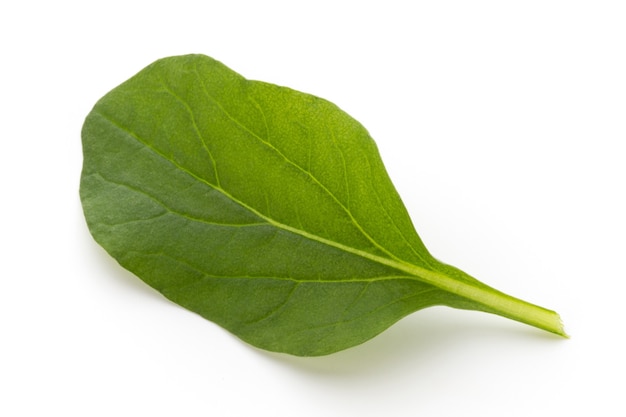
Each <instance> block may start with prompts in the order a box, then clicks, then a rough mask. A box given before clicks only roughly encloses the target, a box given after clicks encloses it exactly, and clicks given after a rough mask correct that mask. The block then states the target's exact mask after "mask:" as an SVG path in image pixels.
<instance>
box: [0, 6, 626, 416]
mask: <svg viewBox="0 0 626 417" xmlns="http://www.w3.org/2000/svg"><path fill="white" fill-rule="evenodd" d="M9 4H14V5H9ZM15 4H19V6H16V5H15ZM625 22H626V6H625V3H624V2H623V1H612V2H611V1H523V2H522V1H519V2H517V1H515V2H514V1H481V0H475V1H445V0H444V1H441V0H440V1H411V2H409V1H406V2H399V1H392V0H385V1H377V2H373V1H353V2H347V1H344V2H342V1H340V0H332V1H320V0H317V1H311V2H297V1H289V2H288V1H284V2H278V1H232V0H229V1H197V2H192V1H183V0H177V1H170V2H163V1H151V2H133V1H130V0H124V1H107V2H95V1H94V2H89V1H82V2H78V1H76V2H69V1H49V2H48V1H46V2H44V1H31V2H28V1H23V2H19V3H18V2H4V3H3V5H2V6H0V47H1V55H0V63H1V65H0V83H1V84H2V88H1V90H0V106H1V108H0V110H1V113H0V115H1V116H0V117H1V119H0V120H1V125H0V136H1V139H0V140H1V141H2V146H1V147H0V152H1V154H0V155H1V163H0V174H1V175H0V181H1V182H2V183H1V188H0V192H1V195H2V204H1V205H0V210H1V211H0V214H1V216H0V222H1V224H0V241H1V243H2V252H1V254H2V255H1V259H2V262H1V263H0V279H1V287H0V298H1V303H0V415H3V416H47V415H63V416H148V415H149V416H246V415H257V416H314V415H315V416H382V415H384V416H390V417H392V416H418V415H419V416H458V415H464V416H567V415H594V416H623V415H626V406H625V405H624V400H623V395H624V374H625V373H626V361H625V359H624V352H625V351H626V343H625V342H624V336H623V334H624V332H623V328H624V320H623V319H624V316H625V311H624V305H625V303H624V288H625V285H624V284H625V282H626V273H625V268H624V258H625V252H626V251H625V249H626V221H625V220H624V213H626V203H625V197H624V195H625V188H626V187H625V180H626V164H625V162H624V159H625V157H626V151H625V150H624V145H623V144H624V142H625V141H626V24H625ZM186 53H203V54H207V55H210V56H213V57H214V58H217V59H219V60H221V61H222V62H224V63H225V64H226V65H228V66H230V67H231V68H233V69H234V70H236V71H237V72H239V73H241V74H243V75H244V76H246V77H248V78H252V79H260V80H264V81H268V82H272V83H276V84H281V85H287V86H290V87H292V88H295V89H298V90H301V91H305V92H309V93H313V94H316V95H319V96H322V97H324V98H327V99H329V100H331V101H333V102H335V103H336V104H338V105H339V106H340V107H342V108H343V109H344V110H346V111H347V112H348V113H350V114H351V115H352V116H354V117H355V118H356V119H358V120H359V121H361V122H362V123H363V124H364V125H365V126H366V127H367V128H368V129H369V131H370V133H371V134H372V136H373V137H374V138H375V139H376V141H377V143H378V145H379V147H380V151H381V154H382V157H383V160H384V161H385V164H386V166H387V168H388V170H389V173H390V175H391V177H392V180H393V181H394V183H395V184H396V186H397V188H398V190H399V192H400V194H401V195H402V197H403V200H404V202H405V204H406V205H407V208H408V210H409V212H410V213H411V216H412V218H413V220H414V223H415V226H416V229H417V230H418V232H419V233H420V235H421V236H422V238H423V239H424V241H425V242H426V244H427V245H428V247H429V248H430V249H431V251H432V252H433V253H434V254H435V255H436V256H437V257H439V258H440V259H442V260H444V261H446V262H449V263H451V264H453V265H456V266H458V267H460V268H462V269H464V270H465V271H467V272H469V273H470V274H472V275H474V276H476V277H478V278H479V279H481V280H482V281H484V282H486V283H488V284H491V285H492V286H495V287H496V288H499V289H501V290H503V291H505V292H508V293H510V294H512V295H515V296H518V297H520V298H523V299H526V300H528V301H531V302H534V303H537V304H540V305H543V306H545V307H548V308H551V309H555V310H557V311H558V312H559V313H561V316H562V318H563V320H564V322H565V325H566V328H567V330H568V332H569V333H570V335H571V339H569V340H565V339H559V338H557V337H552V336H551V335H548V334H544V333H543V332H541V331H539V330H535V329H533V328H530V327H527V326H524V325H521V324H518V323H515V322H512V321H509V320H505V319H502V318H499V317H495V316H489V315H486V314H482V313H474V312H464V311H454V310H450V309H445V308H439V307H438V308H431V309H428V310H424V311H421V312H418V313H415V314H413V315H411V316H410V317H408V318H406V319H404V320H402V321H400V322H399V323H398V324H396V325H395V326H393V327H392V328H390V329H389V330H388V331H386V332H385V333H383V334H382V335H380V336H379V337H377V338H375V339H373V340H371V341H370V342H367V343H365V344H363V345H361V346H358V347H356V348H353V349H349V350H346V351H343V352H340V353H338V354H334V355H330V356H327V357H321V358H308V359H307V358H295V357H290V356H286V355H278V354H271V353H266V352H263V351H259V350H257V349H255V348H252V347H249V346H247V345H245V344H243V343H242V342H240V341H239V340H238V339H237V338H235V337H233V336H232V335H230V334H228V333H227V332H225V331H223V330H222V329H220V328H219V327H217V326H215V325H214V324H212V323H210V322H208V321H205V320H203V319H201V318H200V317H198V316H196V315H195V314H192V313H189V312H188V311H186V310H183V309H182V308H179V307H177V306H176V305H174V304H172V303H170V302H169V301H167V300H165V299H164V298H163V297H161V296H160V295H159V294H158V293H156V292H155V291H153V290H151V289H150V288H148V287H147V286H145V285H144V284H143V283H142V282H141V281H139V280H138V279H137V278H135V277H134V276H132V275H131V274H130V273H128V272H126V271H125V270H123V269H121V268H120V267H119V266H117V264H116V263H115V261H114V260H112V259H111V258H109V257H108V255H106V254H105V252H104V251H103V250H102V249H101V248H100V247H99V246H97V245H96V244H95V243H94V242H93V240H92V239H91V237H90V235H89V233H88V230H87V228H86V225H85V222H84V219H83V217H82V210H81V206H80V201H79V198H78V182H79V176H80V170H81V164H82V156H81V148H80V129H81V125H82V122H83V119H84V117H85V116H86V114H87V113H88V112H89V110H90V109H91V106H92V105H93V104H94V103H95V102H96V100H97V99H99V98H100V97H101V96H102V95H104V94H105V93H106V92H107V91H108V90H110V89H111V88H113V87H115V86H116V85H118V84H119V83H121V82H122V81H124V80H125V79H127V78H129V77H130V76H132V75H133V74H134V73H136V72H137V71H139V70H140V69H141V68H143V67H144V66H146V65H148V64H149V63H151V62H152V61H154V60H156V59H158V58H161V57H165V56H169V55H177V54H186ZM574 413H575V414H574Z"/></svg>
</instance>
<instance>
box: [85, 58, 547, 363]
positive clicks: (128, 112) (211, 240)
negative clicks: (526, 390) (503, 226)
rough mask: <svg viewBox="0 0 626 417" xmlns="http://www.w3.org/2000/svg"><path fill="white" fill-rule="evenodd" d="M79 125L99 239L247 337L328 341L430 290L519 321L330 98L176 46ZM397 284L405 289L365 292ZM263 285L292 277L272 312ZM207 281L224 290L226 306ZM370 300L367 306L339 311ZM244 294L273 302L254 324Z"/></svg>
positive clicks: (260, 307) (302, 344)
mask: <svg viewBox="0 0 626 417" xmlns="http://www.w3.org/2000/svg"><path fill="white" fill-rule="evenodd" d="M82 136H83V148H84V157H85V161H84V167H83V174H82V177H81V190H80V192H81V200H82V202H83V208H84V211H85V215H86V218H87V222H88V225H89V227H90V230H91V232H92V234H93V235H94V238H95V239H96V240H97V241H98V242H99V243H100V244H101V245H102V246H103V247H104V248H105V249H106V250H107V251H109V253H111V255H112V256H114V257H115V258H116V259H117V260H118V261H119V262H120V264H122V266H124V267H125V268H127V269H129V270H131V271H132V272H134V273H135V274H136V275H138V276H139V277H140V278H142V279H143V280H144V281H146V282H147V283H148V284H149V285H151V286H153V287H154V288H156V289H157V290H159V291H161V292H162V293H163V294H164V295H165V296H166V297H168V298H170V299H172V300H173V301H174V302H176V303H178V304H181V305H183V306H185V307H187V308H188V309H190V310H192V311H195V312H198V313H199V314H201V315H203V316H204V317H206V318H208V319H209V320H212V321H214V322H216V323H218V324H221V325H222V326H223V327H225V328H227V329H229V330H230V331H232V332H233V333H235V334H237V335H238V336H240V337H242V338H243V339H244V340H247V341H248V342H250V343H252V344H254V345H256V346H259V347H262V348H265V349H270V350H279V351H284V352H288V353H293V354H297V355H318V354H327V353H332V352H333V351H336V350H341V349H345V348H347V347H350V346H352V345H355V344H358V343H362V342H363V341H365V340H367V339H368V338H371V337H373V336H374V335H375V334H378V333H379V332H380V331H382V330H384V329H385V328H386V327H388V326H390V325H391V324H393V322H395V321H397V320H399V319H400V318H401V317H403V316H405V315H406V314H410V313H411V312H413V311H416V310H418V309H420V308H424V307H427V306H430V305H434V304H445V305H449V306H453V307H459V308H473V309H477V310H483V311H488V312H493V313H496V314H501V315H504V316H507V317H510V318H514V319H516V320H520V317H518V316H519V315H516V314H514V312H512V310H518V309H520V308H521V307H524V308H526V309H528V308H531V307H528V304H527V303H524V302H521V301H519V300H516V299H513V298H512V297H509V296H506V295H504V294H501V293H498V292H496V291H495V290H493V289H491V288H490V287H488V286H486V285H484V284H482V283H480V282H478V281H477V280H475V279H474V278H472V277H470V276H469V275H467V274H465V273H463V272H461V271H459V270H457V269H455V268H452V267H450V266H448V265H445V264H442V263H440V262H438V261H436V260H435V259H434V258H433V257H432V256H431V255H430V254H429V252H428V251H427V250H426V248H425V246H424V245H423V243H422V241H421V239H420V238H419V236H418V235H417V233H416V232H415V231H414V228H413V225H412V223H411V220H410V218H409V216H408V213H407V212H406V209H405V208H404V206H403V204H402V202H401V200H400V197H399V196H398V195H397V192H396V191H395V189H394V187H393V185H392V183H391V180H390V179H389V177H388V175H387V173H386V170H385V168H384V166H383V164H382V161H381V160H380V157H379V155H378V151H377V148H376V145H375V143H374V141H373V140H372V139H371V138H370V136H369V134H368V133H367V131H366V130H365V129H364V128H363V127H362V126H361V125H360V124H359V123H358V122H356V121H355V120H354V119H352V118H351V117H350V116H348V115H347V114H345V113H344V112H343V111H341V110H340V109H339V108H337V107H336V106H335V105H333V104H332V103H330V102H327V101H326V100H323V99H320V98H317V97H313V96H310V95H307V94H304V93H300V92H297V91H294V90H291V89H288V88H284V87H278V86H274V85H271V84H267V83H262V82H257V81H248V80H245V79H244V78H243V77H241V76H239V75H238V74H236V73H234V72H233V71H231V70H230V69H228V68H226V67H225V66H223V65H222V64H221V63H219V62H217V61H215V60H212V59H211V58H208V57H204V56H198V55H194V56H183V57H173V58H168V59H164V60H160V61H157V62H155V63H154V64H152V65H150V66H149V67H147V68H146V69H144V70H143V71H142V72H140V73H139V74H137V75H136V76H135V77H133V78H131V79H130V80H129V81H127V82H126V83H124V84H122V85H121V86H119V87H118V88H116V89H114V90H113V91H111V92H110V93H109V94H107V95H106V96H105V97H103V98H102V99H101V100H100V101H99V102H98V103H97V104H96V106H95V107H94V109H93V110H92V112H91V113H90V114H89V115H88V117H87V119H86V121H85V125H84V126H83V133H82ZM119 202H121V204H118V203H119ZM239 280H243V281H239ZM240 282H245V283H246V284H245V285H239V284H238V283H240ZM390 283H394V284H390ZM407 283H410V284H407ZM390 286H395V288H396V289H401V288H404V291H399V292H398V291H387V292H384V291H383V292H381V294H383V295H384V296H383V295H381V296H380V298H378V299H373V298H371V297H369V294H370V293H371V292H372V291H374V290H377V291H378V290H380V289H381V288H387V289H389V288H390ZM207 288H209V289H211V290H210V291H208V290H207ZM233 288H238V290H237V292H236V293H234V292H233V291H232V289H233ZM272 288H275V289H276V288H281V289H282V290H280V291H279V290H277V294H282V291H284V290H285V288H288V289H289V288H290V291H291V292H290V293H289V295H288V296H284V297H283V298H284V300H282V301H283V304H281V305H282V307H280V308H278V307H276V308H275V309H274V310H271V307H272V306H274V303H275V301H272V300H274V299H275V297H274V296H271V291H270V289H272ZM340 289H341V291H340ZM357 290H358V291H359V294H360V295H359V296H358V298H357V297H356V296H355V297H352V296H353V292H354V291H357ZM255 292H257V293H260V294H265V295H264V296H263V297H261V298H258V297H254V293H255ZM325 293H328V294H330V295H332V297H330V298H325V297H324V294H325ZM413 293H416V294H421V296H413V295H411V294H413ZM216 294H222V295H224V296H225V297H226V296H227V297H226V298H225V300H226V301H227V303H226V304H224V305H222V307H219V308H218V306H220V305H221V304H220V303H221V301H220V297H216ZM237 294H238V295H237ZM426 294H428V295H426ZM352 298H354V299H352ZM294 299H296V300H297V301H293V300H294ZM351 299H352V301H350V300H351ZM365 299H366V300H369V302H368V303H369V304H368V305H369V307H371V308H370V311H371V312H376V313H370V314H364V315H363V316H361V317H360V318H359V319H358V320H357V319H355V320H353V321H349V323H350V325H348V324H337V323H344V322H341V321H340V320H339V321H335V322H334V323H335V325H333V324H332V323H333V321H332V320H330V319H329V317H330V318H333V317H334V318H335V319H337V317H339V318H340V317H341V314H340V313H338V310H340V311H344V312H345V311H348V310H350V309H351V308H352V307H350V308H348V307H349V306H350V305H352V306H356V305H359V303H360V301H358V300H365ZM290 300H291V301H290ZM324 300H325V303H326V304H324V303H322V301H324ZM355 300H356V301H355ZM402 300H410V303H409V302H408V301H402ZM502 300H506V302H504V301H502ZM487 301H488V302H487ZM485 302H487V303H486V304H485ZM346 303H348V304H346ZM354 303H356V304H354ZM222 304H223V303H222ZM335 304H336V305H335ZM341 306H343V307H341ZM385 306H395V307H394V308H391V307H390V308H387V307H385ZM247 308H249V309H252V310H254V311H256V312H257V313H258V312H264V311H270V313H268V314H267V315H266V316H263V315H261V318H260V319H258V320H256V323H257V324H256V325H255V326H251V325H250V324H249V323H248V321H249V320H248V319H245V317H249V316H251V315H252V312H247V313H244V312H245V311H247V310H246V309H247ZM268 309H269V310H268ZM531 310H532V308H531ZM532 311H536V310H532ZM285 312H289V313H285ZM303 312H306V313H308V314H311V315H312V317H313V318H314V319H315V320H313V322H311V320H309V319H307V317H306V316H303ZM539 315H540V316H542V317H544V315H542V314H539ZM247 320H248V321H247ZM316 320H317V321H316ZM522 321H523V320H522ZM548 321H550V320H548ZM536 322H537V320H534V321H533V322H532V323H530V324H533V325H537V323H536ZM277 323H278V324H277ZM345 323H348V322H345ZM550 323H552V322H551V321H550ZM544 327H545V326H544ZM315 329H317V330H315ZM320 329H326V330H325V334H324V335H323V337H322V335H321V333H320V332H322V330H320ZM340 329H341V330H340ZM314 330H315V331H314ZM553 330H554V329H553ZM307 335H308V336H307ZM313 339H317V340H313Z"/></svg>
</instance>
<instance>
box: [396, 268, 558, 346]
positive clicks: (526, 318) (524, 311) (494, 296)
mask: <svg viewBox="0 0 626 417" xmlns="http://www.w3.org/2000/svg"><path fill="white" fill-rule="evenodd" d="M393 264H394V265H390V266H394V267H395V268H398V269H401V270H402V271H404V272H407V273H409V274H411V275H413V276H416V277H418V278H419V279H420V280H422V281H423V282H426V283H428V284H430V285H433V286H435V287H437V288H440V289H442V290H445V291H448V292H450V293H452V294H456V295H459V296H461V297H464V298H467V299H469V300H472V301H474V302H476V303H479V304H481V305H483V306H484V307H485V309H484V311H486V312H489V313H494V314H498V315H500V316H503V317H507V318H509V319H512V320H515V321H519V322H521V323H525V324H528V325H531V326H534V327H537V328H539V329H543V330H546V331H548V332H551V333H554V334H557V335H559V336H563V337H569V336H568V335H567V333H566V332H565V329H564V327H563V322H562V321H561V317H560V316H559V315H558V313H556V312H555V311H552V310H548V309H546V308H543V307H540V306H538V305H535V304H531V303H529V302H526V301H524V300H520V299H519V298H515V297H512V296H510V295H508V294H505V293H503V292H500V291H498V290H496V289H493V288H483V287H479V286H474V285H470V284H467V283H465V282H462V281H459V280H457V279H454V278H451V277H449V276H447V275H445V274H442V273H440V272H436V271H430V270H428V269H425V268H421V267H418V266H415V265H411V264H408V263H401V264H400V265H398V263H397V262H393Z"/></svg>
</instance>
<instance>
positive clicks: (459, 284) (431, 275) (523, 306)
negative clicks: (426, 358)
mask: <svg viewBox="0 0 626 417" xmlns="http://www.w3.org/2000/svg"><path fill="white" fill-rule="evenodd" d="M94 112H95V113H96V114H98V115H100V116H101V117H102V118H104V119H105V120H106V121H108V122H109V123H111V124H112V125H114V126H115V127H117V128H118V129H120V130H122V131H123V132H124V133H126V134H127V135H129V136H130V137H132V138H133V139H134V140H136V141H138V142H139V143H141V144H142V145H144V146H146V147H147V148H148V149H150V150H151V151H152V152H154V153H155V154H156V155H158V156H159V157H161V158H163V159H164V160H165V161H167V162H168V163H171V164H172V165H174V166H175V167H176V168H178V169H180V170H181V171H182V172H185V173H186V174H187V175H189V176H191V177H192V178H194V179H195V180H196V181H200V182H201V183H203V184H205V185H207V186H208V187H211V188H212V189H214V190H216V191H218V192H220V193H221V194H222V195H224V196H225V197H226V198H228V199H230V200H231V201H233V202H234V203H236V204H238V205H240V206H241V207H244V208H245V209H246V210H249V211H250V212H251V213H253V214H254V215H256V216H257V217H259V218H260V219H262V220H264V221H265V222H267V223H268V224H270V225H272V226H274V227H276V228H279V229H281V230H285V231H288V232H291V233H294V234H296V235H299V236H302V237H305V238H307V239H310V240H313V241H316V242H319V243H322V244H324V245H327V246H330V247H333V248H336V249H339V250H342V251H344V252H347V253H351V254H354V255H357V256H360V257H363V258H366V259H369V260H371V261H373V262H377V263H379V264H381V265H385V266H388V267H390V268H393V269H396V270H398V271H401V272H403V273H405V274H407V275H408V277H407V278H414V279H417V280H418V281H421V282H423V283H426V284H430V285H432V286H434V287H437V288H439V289H441V290H444V291H446V292H449V293H451V294H455V295H457V296H460V297H463V298H466V299H468V300H471V301H473V302H476V303H479V304H481V305H483V306H485V307H487V308H488V310H490V311H492V312H496V313H498V314H501V315H503V316H506V317H509V318H512V319H514V320H518V321H522V322H525V323H527V324H531V325H534V326H537V327H540V328H544V329H546V327H550V323H549V320H548V319H546V318H543V319H542V318H540V317H537V318H536V319H534V320H533V319H532V318H531V319H529V318H527V317H524V315H523V314H522V312H523V311H528V310H529V309H532V310H535V311H538V312H537V314H535V316H539V315H542V314H540V313H541V312H543V313H553V312H550V311H549V310H545V309H543V308H542V307H538V306H535V305H533V304H530V303H527V302H525V301H522V300H519V299H517V298H514V297H512V296H509V295H507V294H504V293H501V292H499V291H496V290H494V289H491V288H489V289H486V288H482V287H479V286H474V285H471V284H469V283H466V282H463V281H460V280H457V279H455V278H453V277H450V276H448V275H445V274H442V273H440V272H436V271H433V270H429V269H426V268H423V267H420V266H417V265H413V264H411V263H409V262H405V261H402V260H400V259H390V258H385V257H382V256H379V255H375V254H373V253H369V252H366V251H363V250H361V249H357V248H353V247H351V246H348V245H345V244H342V243H340V242H336V241H333V240H330V239H326V238H323V237H321V236H318V235H315V234H312V233H309V232H307V231H305V230H301V229H298V228H295V227H292V226H289V225H287V224H284V223H281V222H278V221H276V220H274V219H272V218H270V217H268V216H266V215H264V214H263V213H261V212H259V211H258V210H256V209H255V208H253V207H251V206H249V205H248V204H246V203H245V202H243V201H240V200H239V199H237V198H236V197H234V196H233V195H231V194H230V193H229V192H228V191H226V190H224V189H223V188H221V187H218V186H216V185H215V184H211V183H209V182H207V181H206V180H205V179H203V178H202V177H199V176H197V175H196V174H194V173H193V172H191V171H189V170H187V169H186V168H185V167H183V166H181V165H179V164H177V163H176V162H175V161H173V160H171V159H169V158H168V157H167V156H166V155H164V154H163V153H161V152H160V151H159V150H158V149H156V148H154V147H153V146H151V145H150V144H149V143H147V142H145V141H144V140H142V139H141V138H140V137H139V136H138V135H137V134H136V133H134V132H132V131H130V130H128V129H126V128H124V127H123V126H121V125H119V124H118V123H116V122H115V121H114V120H112V119H110V118H109V117H107V116H106V115H105V114H104V113H102V112H100V111H97V110H95V109H94ZM539 310H540V311H539ZM553 314H556V313H553ZM550 331H553V332H555V333H558V332H557V331H555V330H550Z"/></svg>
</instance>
